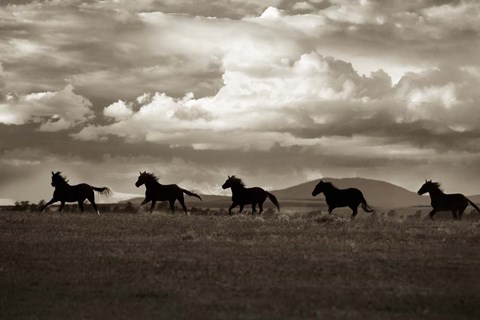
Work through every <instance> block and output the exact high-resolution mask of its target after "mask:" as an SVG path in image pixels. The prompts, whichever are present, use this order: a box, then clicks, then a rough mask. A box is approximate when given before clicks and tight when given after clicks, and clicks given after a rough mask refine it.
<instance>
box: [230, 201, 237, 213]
mask: <svg viewBox="0 0 480 320" xmlns="http://www.w3.org/2000/svg"><path fill="white" fill-rule="evenodd" d="M237 205H238V204H236V203H235V202H234V203H232V205H231V206H230V208H228V214H229V215H232V209H233V208H235V207H236V206H237Z"/></svg>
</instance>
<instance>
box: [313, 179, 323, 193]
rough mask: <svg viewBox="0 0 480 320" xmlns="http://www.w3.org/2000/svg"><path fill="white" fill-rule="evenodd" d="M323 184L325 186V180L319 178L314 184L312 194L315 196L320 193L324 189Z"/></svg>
mask: <svg viewBox="0 0 480 320" xmlns="http://www.w3.org/2000/svg"><path fill="white" fill-rule="evenodd" d="M324 186H325V182H323V180H320V182H319V183H317V185H316V186H315V189H313V191H312V196H314V197H315V196H317V195H319V194H320V193H322V192H323V190H324Z"/></svg>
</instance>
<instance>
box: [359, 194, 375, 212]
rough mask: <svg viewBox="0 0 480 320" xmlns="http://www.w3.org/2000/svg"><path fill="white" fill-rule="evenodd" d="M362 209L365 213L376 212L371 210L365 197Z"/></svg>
mask: <svg viewBox="0 0 480 320" xmlns="http://www.w3.org/2000/svg"><path fill="white" fill-rule="evenodd" d="M362 209H363V211H365V212H374V211H375V210H373V209H372V208H370V206H369V205H368V203H367V200H365V198H364V197H363V196H362Z"/></svg>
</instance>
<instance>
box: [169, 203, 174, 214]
mask: <svg viewBox="0 0 480 320" xmlns="http://www.w3.org/2000/svg"><path fill="white" fill-rule="evenodd" d="M168 202H169V203H170V210H171V211H172V213H173V214H174V213H175V200H169V201H168Z"/></svg>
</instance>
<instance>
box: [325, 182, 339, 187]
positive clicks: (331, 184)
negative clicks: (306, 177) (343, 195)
mask: <svg viewBox="0 0 480 320" xmlns="http://www.w3.org/2000/svg"><path fill="white" fill-rule="evenodd" d="M323 184H324V185H325V186H326V187H327V188H330V189H338V188H337V187H335V186H334V185H333V183H331V182H326V181H323Z"/></svg>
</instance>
